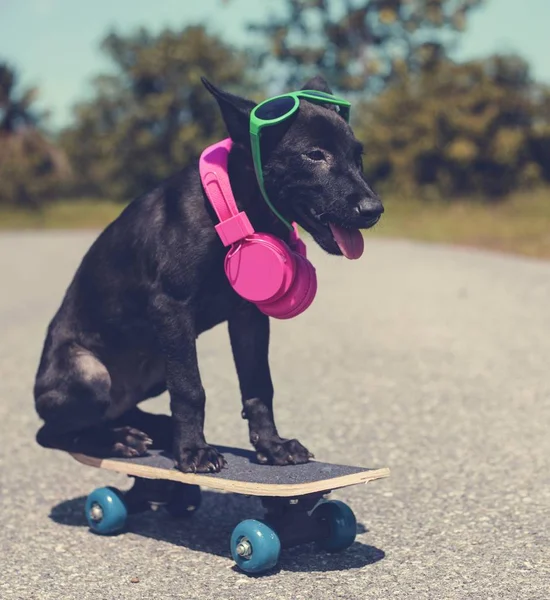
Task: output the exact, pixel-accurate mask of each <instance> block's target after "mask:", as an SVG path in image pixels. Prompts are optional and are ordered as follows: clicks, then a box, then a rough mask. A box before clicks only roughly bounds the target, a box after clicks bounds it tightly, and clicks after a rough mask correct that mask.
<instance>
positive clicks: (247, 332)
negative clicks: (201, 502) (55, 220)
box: [34, 77, 383, 472]
mask: <svg viewBox="0 0 550 600" xmlns="http://www.w3.org/2000/svg"><path fill="white" fill-rule="evenodd" d="M203 82H204V85H205V86H206V88H207V89H208V90H209V91H210V92H211V93H212V95H213V96H214V97H215V99H216V100H217V102H218V105H219V107H220V109H221V113H222V116H223V118H224V121H225V124H226V127H227V130H228V132H229V135H230V137H231V139H232V140H233V142H234V144H233V149H232V150H231V153H230V156H229V166H228V169H229V176H230V180H231V185H232V188H233V193H234V195H235V198H236V201H237V204H238V206H239V210H246V213H247V214H248V216H249V218H250V221H251V222H252V224H253V225H254V227H255V229H256V231H264V232H269V233H272V234H274V235H277V236H279V237H280V238H281V239H284V240H288V231H287V229H286V227H285V226H284V225H282V224H281V222H280V221H279V220H278V219H277V218H276V217H275V216H274V215H273V213H272V212H271V211H270V210H269V208H268V207H267V205H266V203H265V201H264V200H263V198H262V197H261V195H260V191H259V188H258V185H257V182H256V178H255V174H254V169H253V164H252V158H251V150H250V138H249V115H250V111H251V109H252V108H253V107H254V103H253V102H251V101H249V100H245V99H243V98H240V97H237V96H234V95H231V94H228V93H226V92H224V91H222V90H219V89H217V88H215V87H214V86H213V85H212V84H210V83H209V82H207V81H206V80H203ZM303 89H316V90H319V91H324V92H329V93H330V89H329V88H328V86H327V84H326V82H325V81H324V80H323V79H322V78H320V77H316V78H315V79H313V80H311V81H309V82H308V83H307V84H306V85H305V86H304V88H303ZM265 132H266V133H265V135H262V157H263V163H264V177H265V185H266V190H267V193H268V194H269V197H270V200H271V201H272V202H273V204H274V205H275V206H276V208H277V209H278V211H280V213H281V214H282V215H283V216H285V218H286V219H287V220H289V221H291V220H295V221H297V222H298V223H299V224H300V225H301V226H303V227H304V229H306V230H307V231H308V232H309V233H310V234H311V235H312V236H313V238H314V239H315V241H316V242H317V243H318V244H319V245H320V246H321V247H322V248H323V249H324V250H325V251H327V252H329V253H331V254H339V255H341V254H342V250H341V249H340V246H342V244H341V243H340V246H339V244H338V243H337V242H336V240H335V238H334V236H333V234H332V233H331V228H330V227H329V224H330V223H332V224H336V225H338V226H339V227H340V228H341V229H340V230H341V231H342V228H346V229H348V230H349V231H351V230H356V229H364V228H368V227H371V226H372V225H374V223H375V222H376V221H378V219H379V218H380V215H381V213H382V212H383V207H382V204H381V202H380V200H379V199H378V197H377V196H376V195H375V194H374V192H373V191H372V190H371V188H370V187H369V185H368V184H367V182H366V180H365V178H364V176H363V172H362V148H361V145H360V143H359V142H358V141H357V140H356V139H355V137H354V135H353V133H352V130H351V128H350V127H349V126H348V124H347V123H346V122H345V121H344V119H343V118H342V117H341V116H339V115H338V112H337V111H336V110H334V109H333V108H331V107H330V105H323V106H320V105H316V104H312V103H310V102H308V101H304V100H302V101H301V102H300V108H299V110H298V111H297V113H295V115H294V116H293V117H292V118H291V119H289V120H288V121H286V122H284V123H282V124H280V125H277V126H275V127H269V128H266V130H265ZM216 223H217V219H216V216H215V214H214V213H213V211H212V208H211V206H210V204H209V202H208V200H207V199H206V196H205V194H204V191H203V189H202V186H201V182H200V178H199V174H198V165H197V164H195V165H193V166H192V167H189V168H187V169H186V170H184V171H182V172H180V173H178V174H176V175H175V176H173V177H172V178H170V179H168V180H167V181H165V182H164V183H162V184H161V185H159V186H158V187H157V188H156V189H155V190H153V191H152V192H150V193H148V194H146V195H144V196H142V197H140V198H138V199H136V200H134V201H133V202H131V203H130V204H129V205H128V206H127V207H126V209H125V210H124V211H123V212H122V214H121V215H120V216H119V217H118V218H117V219H116V220H115V221H114V222H113V223H111V225H109V226H108V227H107V228H106V229H105V230H104V231H103V233H102V234H101V235H100V236H99V238H98V239H97V240H96V241H95V242H94V244H93V245H92V246H91V248H90V249H89V251H88V252H87V254H86V255H85V256H84V258H83V260H82V263H81V264H80V266H79V268H78V270H77V272H76V275H75V277H74V279H73V281H72V283H71V284H70V286H69V288H68V290H67V292H66V295H65V297H64V299H63V302H62V304H61V307H60V308H59V310H58V312H57V314H56V315H55V316H54V318H53V320H52V322H51V323H50V325H49V328H48V331H47V336H46V341H45V345H44V349H43V352H42V357H41V361H40V365H39V368H38V373H37V376H36V382H35V387H34V395H35V401H36V410H37V412H38V414H39V416H40V417H41V418H42V419H43V420H44V425H43V426H42V428H41V429H40V430H39V432H38V434H37V441H38V442H39V443H40V444H41V445H43V446H45V447H49V448H59V449H63V450H69V451H80V452H87V453H90V454H94V455H96V456H136V455H139V454H143V453H145V452H146V450H147V448H148V447H149V446H150V445H151V444H154V445H155V446H158V447H162V448H166V449H169V450H171V451H173V454H174V456H175V459H176V461H177V465H178V467H179V468H180V469H181V470H182V471H198V472H204V471H209V470H210V471H219V470H220V469H221V468H222V467H223V466H224V459H223V456H221V455H220V454H219V453H218V452H217V451H216V450H215V449H214V448H212V447H211V446H209V445H208V444H207V442H206V440H205V438H204V434H203V425H204V408H205V393H204V389H203V386H202V384H201V378H200V373H199V367H198V364H197V352H196V338H197V336H198V335H200V334H201V333H202V332H203V331H206V330H208V329H210V328H212V327H214V326H215V325H217V324H219V323H222V322H223V321H228V326H229V335H230V340H231V347H232V350H233V356H234V360H235V365H236V369H237V373H238V378H239V384H240V389H241V394H242V402H243V417H244V418H246V419H248V421H249V431H250V441H251V443H252V444H253V445H254V447H255V449H256V451H257V455H258V459H259V460H260V461H262V462H269V463H274V464H279V465H282V464H289V463H302V462H307V461H308V459H309V458H310V457H312V454H311V453H310V452H309V451H308V450H307V449H306V448H305V447H304V446H303V445H302V444H301V443H300V442H298V441H297V440H294V439H290V440H288V439H284V438H281V437H280V436H279V434H278V432H277V428H276V426H275V422H274V419H273V408H272V400H273V385H272V382H271V376H270V371H269V363H268V344H269V318H268V317H266V316H265V315H263V314H262V313H261V312H260V311H259V310H258V309H257V308H256V306H254V305H252V304H250V303H248V302H246V301H245V300H243V299H242V298H240V296H238V295H237V294H236V293H235V292H234V291H233V289H232V288H231V287H230V285H229V283H228V281H227V278H226V276H225V273H224V269H223V262H224V256H225V254H226V253H227V248H225V247H224V246H223V245H222V243H221V241H220V239H219V238H218V236H217V234H216V232H215V230H214V225H215V224H216ZM165 390H168V392H169V394H170V408H171V413H172V415H171V417H169V416H162V415H150V414H148V413H145V412H142V411H141V410H140V409H138V408H137V405H138V403H140V402H141V401H142V400H146V399H147V398H151V397H153V396H157V395H159V394H161V393H162V392H164V391H165Z"/></svg>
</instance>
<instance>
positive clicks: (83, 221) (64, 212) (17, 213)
mask: <svg viewBox="0 0 550 600" xmlns="http://www.w3.org/2000/svg"><path fill="white" fill-rule="evenodd" d="M123 208H124V204H121V203H119V202H109V201H107V200H94V199H86V200H78V201H70V200H63V201H60V202H55V203H53V204H49V205H47V206H46V207H45V208H44V209H43V210H42V211H40V212H34V211H26V210H13V209H10V210H8V209H5V208H0V230H2V229H4V230H5V229H99V228H103V227H105V226H106V225H107V224H108V223H110V222H111V221H112V220H113V219H115V218H116V217H118V215H119V214H120V212H121V211H122V209H123Z"/></svg>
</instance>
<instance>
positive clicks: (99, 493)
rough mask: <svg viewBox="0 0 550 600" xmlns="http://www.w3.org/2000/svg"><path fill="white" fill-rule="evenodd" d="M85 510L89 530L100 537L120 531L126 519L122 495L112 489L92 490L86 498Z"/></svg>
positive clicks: (126, 511) (126, 514) (126, 512)
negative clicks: (100, 535)
mask: <svg viewBox="0 0 550 600" xmlns="http://www.w3.org/2000/svg"><path fill="white" fill-rule="evenodd" d="M85 510H86V519H87V521H88V525H89V526H90V529H91V530H92V531H94V532H95V533H100V534H102V535H108V534H110V533H117V532H119V531H121V530H122V529H123V528H124V525H125V524H126V518H127V517H128V510H127V508H126V504H125V502H124V499H123V496H122V494H121V493H120V492H119V491H118V490H117V489H116V488H112V487H103V488H97V489H96V490H94V491H93V492H92V493H91V494H90V495H89V496H88V498H86V509H85Z"/></svg>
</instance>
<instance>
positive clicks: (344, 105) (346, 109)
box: [250, 90, 351, 231]
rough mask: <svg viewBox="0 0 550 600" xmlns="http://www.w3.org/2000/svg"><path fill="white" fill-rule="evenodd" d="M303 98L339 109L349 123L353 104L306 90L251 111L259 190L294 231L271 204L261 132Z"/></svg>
mask: <svg viewBox="0 0 550 600" xmlns="http://www.w3.org/2000/svg"><path fill="white" fill-rule="evenodd" d="M300 98H304V99H305V100H309V101H310V102H313V103H315V104H332V105H334V106H336V107H337V108H338V112H339V114H340V115H341V116H342V117H343V118H344V119H345V121H346V122H347V123H349V114H350V107H351V104H350V103H349V102H348V101H347V100H343V99H342V98H337V97H336V96H333V95H332V94H326V93H324V92H317V91H315V90H303V91H300V92H290V93H288V94H283V95H282V96H275V97H274V98H269V99H268V100H264V101H263V102H261V103H260V104H258V105H257V106H255V107H254V108H253V109H252V112H251V113H250V142H251V146H252V160H253V162H254V170H255V171H256V179H257V180H258V184H259V186H260V191H261V192H262V196H263V197H264V200H265V201H266V203H267V205H268V206H269V208H270V209H271V210H272V211H273V213H274V214H275V215H276V216H277V217H278V218H279V219H280V220H281V221H282V222H283V223H284V224H285V225H286V226H287V227H288V228H289V229H290V230H291V231H292V225H291V224H290V223H289V222H288V221H287V220H286V219H285V218H284V217H283V216H282V215H281V214H279V212H278V211H277V209H276V208H275V207H274V206H273V204H271V202H270V201H269V198H268V196H267V193H266V191H265V186H264V176H263V172H262V171H263V168H262V156H261V150H260V132H261V130H262V129H263V128H264V127H270V126H271V125H277V124H278V123H281V122H283V121H285V120H286V119H288V118H289V117H290V116H291V115H293V114H294V113H295V112H296V111H297V110H298V108H299V106H300Z"/></svg>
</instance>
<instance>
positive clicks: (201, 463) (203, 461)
mask: <svg viewBox="0 0 550 600" xmlns="http://www.w3.org/2000/svg"><path fill="white" fill-rule="evenodd" d="M175 458H176V466H177V467H178V469H179V470H180V471H183V472H184V473H219V472H220V471H221V470H222V469H223V468H224V467H225V466H226V465H227V462H226V460H225V458H224V457H223V455H222V454H220V453H219V452H218V451H217V450H216V448H213V447H212V446H203V447H200V448H181V449H178V450H177V451H176V453H175Z"/></svg>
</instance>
